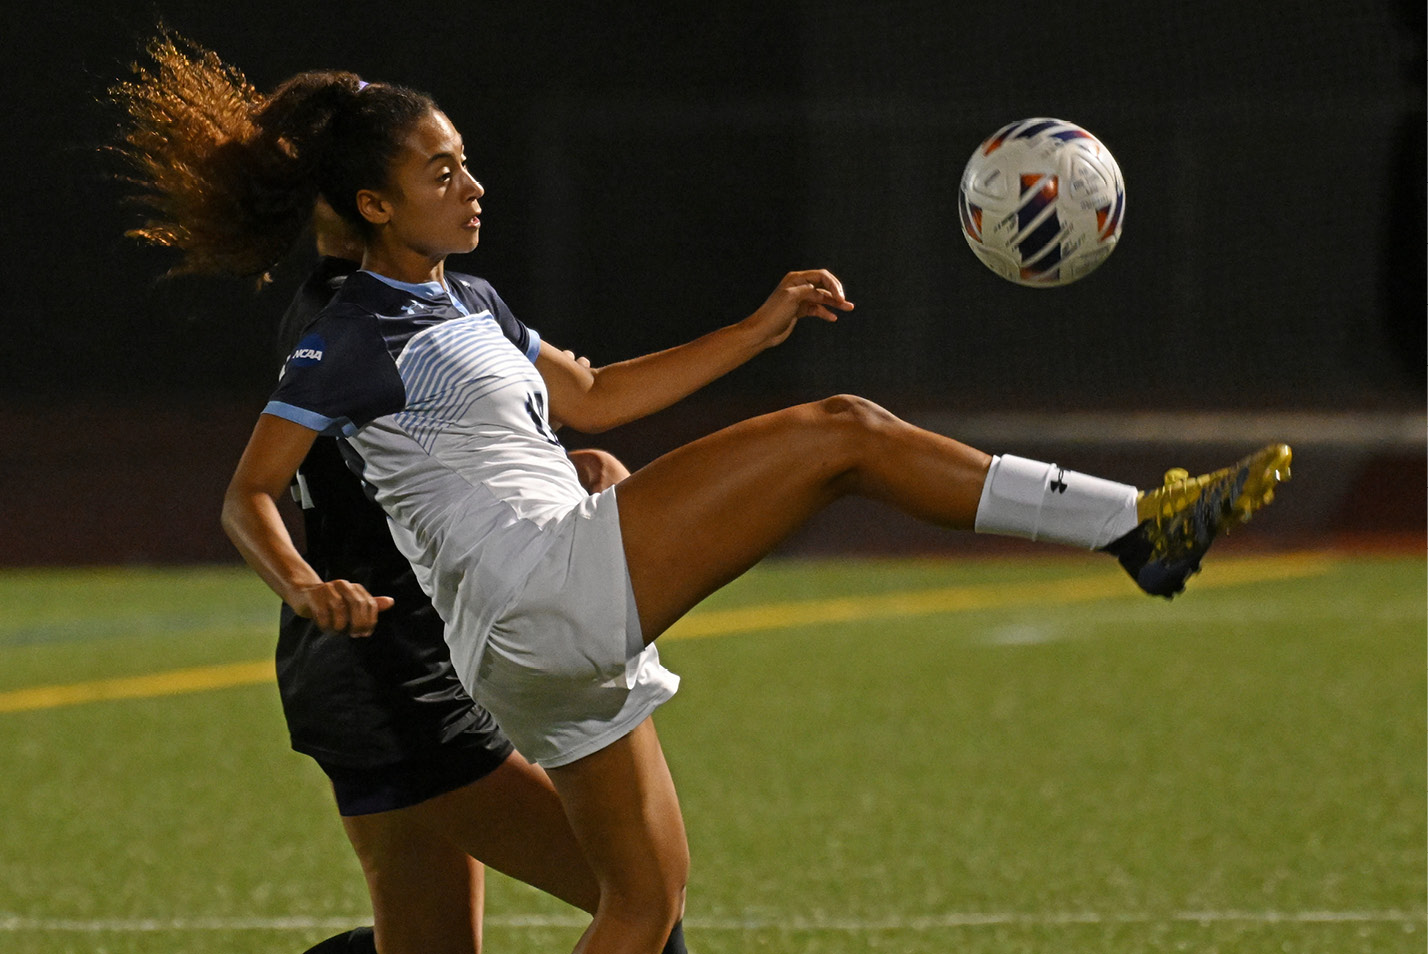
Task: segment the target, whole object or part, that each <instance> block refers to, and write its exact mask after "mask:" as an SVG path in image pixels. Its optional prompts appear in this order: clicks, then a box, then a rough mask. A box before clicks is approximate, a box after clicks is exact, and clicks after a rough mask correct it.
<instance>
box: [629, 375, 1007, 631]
mask: <svg viewBox="0 0 1428 954" xmlns="http://www.w3.org/2000/svg"><path fill="white" fill-rule="evenodd" d="M991 462H992V458H991V457H990V456H988V455H987V454H984V453H982V452H981V451H979V450H976V449H974V448H972V447H968V446H967V445H965V444H960V443H958V442H956V441H954V440H951V439H949V438H947V437H943V436H941V435H939V434H933V433H931V432H929V431H924V430H921V429H919V428H916V427H913V426H912V425H910V424H908V423H906V422H904V421H901V420H899V419H898V418H896V417H894V416H893V415H891V414H889V413H888V412H887V411H884V410H883V409H882V408H880V407H878V406H877V405H875V404H872V403H870V402H868V401H864V400H862V399H860V398H854V397H835V398H829V399H827V400H825V401H820V402H817V403H814V404H805V405H800V406H798V407H794V408H789V409H787V410H784V411H779V412H777V413H774V414H768V415H764V416H762V417H756V418H753V419H751V420H747V421H743V422H741V423H739V424H735V425H734V426H732V427H729V428H726V429H724V430H722V431H719V432H717V433H714V434H711V435H709V436H707V437H704V438H702V439H700V440H697V441H695V442H693V443H691V444H689V445H687V446H685V447H682V448H679V449H678V450H675V451H673V452H671V453H669V454H666V455H665V456H663V457H661V458H659V459H658V460H656V461H654V462H653V463H651V464H649V465H648V466H647V467H643V468H641V469H640V470H638V471H636V472H635V473H634V474H632V475H631V476H630V477H628V478H627V479H626V480H625V481H624V482H622V483H621V484H620V485H619V488H618V489H617V491H616V494H617V497H618V500H619V507H620V530H621V533H622V535H623V537H624V545H625V556H626V560H627V562H628V564H629V569H630V578H631V582H632V584H633V586H634V591H635V602H636V604H637V605H638V606H639V613H640V623H641V625H642V626H643V628H644V633H645V637H646V639H653V638H655V637H656V636H658V635H659V634H660V633H662V632H663V631H664V630H665V629H666V628H667V627H669V626H670V625H671V624H672V623H674V621H675V620H677V619H679V617H681V616H682V615H684V613H686V612H688V610H689V609H690V608H691V607H693V606H694V605H695V604H697V603H698V602H699V601H700V600H702V599H704V598H705V597H706V596H708V595H709V594H710V593H712V592H714V591H715V590H717V589H719V588H720V587H721V586H723V585H724V584H726V583H728V582H729V581H730V580H732V579H734V578H735V577H737V576H739V574H741V573H743V572H744V571H745V570H747V569H748V568H749V567H751V566H753V565H754V564H755V563H757V562H758V561H759V560H760V559H762V558H763V557H764V556H765V555H767V554H768V553H769V552H770V551H771V550H772V549H773V548H774V547H775V546H777V545H778V544H779V543H780V542H781V541H782V540H784V539H786V538H787V537H788V536H789V534H791V533H792V532H793V531H794V530H796V529H798V528H799V527H800V526H802V525H803V523H804V522H806V521H807V520H808V519H809V518H810V517H811V516H813V515H814V514H815V513H817V512H818V511H820V510H822V509H823V508H825V507H827V506H828V505H829V504H831V503H832V502H833V501H835V500H837V499H839V498H840V497H843V496H847V495H850V494H853V495H858V496H863V497H868V498H871V499H874V500H881V501H884V502H886V503H889V504H891V505H893V506H895V507H897V508H899V509H901V510H904V511H906V512H908V513H910V514H912V515H913V516H916V517H919V518H921V519H923V520H927V521H929V522H931V523H936V524H939V525H942V526H946V527H951V528H958V529H971V528H972V526H973V523H974V521H975V519H976V514H977V506H978V502H979V500H980V499H981V494H982V484H983V481H984V479H985V478H986V474H987V469H988V467H989V466H990V465H991Z"/></svg>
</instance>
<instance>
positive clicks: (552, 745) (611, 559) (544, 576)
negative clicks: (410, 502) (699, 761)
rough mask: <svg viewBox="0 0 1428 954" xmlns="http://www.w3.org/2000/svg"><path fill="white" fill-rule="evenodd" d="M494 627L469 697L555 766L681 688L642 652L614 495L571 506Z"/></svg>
mask: <svg viewBox="0 0 1428 954" xmlns="http://www.w3.org/2000/svg"><path fill="white" fill-rule="evenodd" d="M546 532H548V533H553V534H555V539H554V542H553V543H552V545H551V547H550V549H549V550H548V551H547V552H546V554H545V556H544V557H543V558H542V559H541V561H540V562H539V563H538V564H537V565H536V567H535V569H534V570H532V571H531V573H530V575H529V576H528V577H527V579H526V583H525V586H524V588H523V589H522V590H521V592H520V593H519V594H518V595H517V596H516V598H515V599H514V601H513V602H512V603H511V604H510V607H509V608H508V609H507V610H506V612H505V613H503V614H502V615H501V616H500V617H498V618H497V619H496V621H495V623H494V624H493V625H492V627H491V630H490V635H489V636H488V637H487V639H486V645H485V648H484V649H483V650H482V652H481V657H480V659H479V660H478V661H477V664H476V667H475V668H476V672H475V678H474V680H472V682H474V685H469V688H470V689H471V690H472V691H471V694H472V696H474V697H475V698H476V699H478V700H480V702H481V704H482V705H483V706H485V707H486V708H487V709H489V710H490V711H491V713H492V714H493V715H494V716H495V717H496V721H498V722H499V723H500V724H501V728H502V729H504V730H505V732H506V734H507V735H508V736H510V738H511V741H512V742H514V743H515V744H516V748H517V749H518V750H520V753H521V754H522V755H524V756H525V757H526V758H527V759H530V760H531V761H532V762H536V763H538V764H540V765H544V766H547V767H555V766H560V765H565V764H567V763H570V762H574V761H575V760H576V759H579V758H583V757H584V756H587V755H590V754H591V753H593V752H598V751H599V750H600V749H603V748H604V747H605V746H607V745H609V744H610V743H612V742H615V741H616V740H618V739H620V738H622V737H623V736H625V735H627V734H629V732H631V731H632V730H633V729H634V728H635V727H636V726H637V725H639V724H640V723H641V722H643V721H644V720H645V719H646V718H647V717H648V716H649V715H650V713H652V712H654V710H655V709H657V708H658V707H659V706H660V705H661V704H663V703H664V702H666V701H667V700H668V699H669V698H670V697H671V696H673V695H674V693H675V691H676V690H677V689H678V688H679V677H678V676H676V675H675V674H674V673H672V672H670V671H669V670H668V669H665V668H664V667H663V666H661V665H660V662H659V651H658V650H656V649H655V647H654V645H653V644H651V645H650V646H645V645H644V639H643V638H642V634H641V632H640V620H639V615H638V614H637V613H636V611H635V595H634V591H633V590H632V589H631V587H630V574H629V571H628V569H627V568H626V566H625V549H624V544H623V542H622V541H621V538H620V515H619V510H618V508H617V506H616V503H615V488H613V487H612V488H610V489H608V490H606V491H604V492H603V493H599V494H596V495H594V496H592V497H590V498H589V499H588V500H585V501H582V502H581V503H579V504H577V505H576V506H575V508H574V509H573V510H572V511H571V512H570V513H568V514H566V515H565V516H564V517H562V518H560V519H559V520H558V521H556V522H555V523H554V524H552V525H551V526H549V527H548V528H547V529H546Z"/></svg>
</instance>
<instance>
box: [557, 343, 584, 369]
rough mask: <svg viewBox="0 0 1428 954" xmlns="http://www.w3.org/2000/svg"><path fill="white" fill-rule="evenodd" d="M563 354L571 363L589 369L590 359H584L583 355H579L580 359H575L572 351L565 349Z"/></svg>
mask: <svg viewBox="0 0 1428 954" xmlns="http://www.w3.org/2000/svg"><path fill="white" fill-rule="evenodd" d="M563 354H564V355H565V356H566V357H567V358H569V359H570V360H571V361H574V362H575V363H576V364H578V365H580V366H581V367H582V368H588V367H590V359H589V358H587V357H585V356H584V355H581V356H580V357H578V358H577V357H576V356H575V352H574V351H571V350H570V349H569V348H567V349H565V351H564V352H563Z"/></svg>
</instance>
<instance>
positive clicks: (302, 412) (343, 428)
mask: <svg viewBox="0 0 1428 954" xmlns="http://www.w3.org/2000/svg"><path fill="white" fill-rule="evenodd" d="M263 413H264V414H271V415H273V417H281V418H282V419H283V420H285V421H292V422H293V423H294V424H300V425H302V426H303V427H306V428H307V429H308V430H312V431H317V432H318V433H319V434H326V435H327V436H329V437H336V436H337V435H338V434H341V435H342V436H343V437H351V436H352V435H353V434H355V433H357V425H355V424H353V423H352V421H351V420H349V419H348V418H345V417H327V416H325V415H322V414H319V413H317V412H316V411H309V410H308V409H307V408H303V407H296V406H294V405H292V404H284V403H283V402H282V401H269V402H268V406H267V407H265V408H263Z"/></svg>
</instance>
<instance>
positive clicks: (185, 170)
mask: <svg viewBox="0 0 1428 954" xmlns="http://www.w3.org/2000/svg"><path fill="white" fill-rule="evenodd" d="M146 53H147V55H148V57H149V59H150V60H151V64H150V65H147V66H140V65H137V64H136V65H135V67H134V69H135V77H134V78H133V79H132V80H129V81H128V82H124V83H120V84H118V85H116V86H114V87H113V88H111V90H110V95H111V97H112V99H113V100H114V102H115V103H116V104H118V106H119V107H120V108H121V109H122V110H123V112H124V114H125V120H126V121H125V125H124V127H123V129H122V130H121V136H120V142H119V143H118V144H117V145H116V146H114V147H113V149H114V150H115V151H116V152H118V153H119V154H120V155H121V156H122V157H123V158H124V159H125V160H126V162H127V164H128V166H129V169H130V170H131V172H130V174H129V175H126V176H122V177H121V178H122V179H123V180H124V181H125V182H126V183H128V184H129V186H130V187H132V188H133V190H134V192H133V194H132V196H131V198H132V199H133V200H134V201H136V202H137V203H139V204H140V205H142V206H143V207H144V208H145V209H146V210H147V213H148V218H147V220H146V221H145V222H144V224H143V225H142V226H141V227H139V228H135V229H131V230H130V231H128V232H127V233H125V234H127V235H129V236H131V237H133V238H136V239H139V240H141V241H145V242H150V243H152V244H155V245H163V246H167V247H171V248H175V249H178V250H179V252H180V253H181V259H180V261H179V263H178V264H177V265H175V266H174V267H173V268H172V269H170V271H169V274H171V275H178V274H193V273H204V274H228V275H239V276H256V277H260V278H266V276H267V273H268V272H269V271H270V270H271V269H272V268H273V266H275V265H276V264H277V263H278V262H279V261H280V260H281V259H282V258H283V257H284V256H285V255H286V254H287V253H288V251H289V250H290V249H291V248H292V247H293V245H294V244H295V243H296V242H297V241H298V239H299V238H301V237H302V236H303V235H304V233H305V230H306V228H307V225H308V222H309V220H310V218H311V215H312V208H313V202H314V201H315V199H316V198H317V196H318V195H319V194H321V195H322V196H323V197H324V198H326V199H327V201H328V202H329V203H330V204H331V205H332V207H333V208H334V209H336V210H337V212H338V213H339V214H341V215H342V216H343V217H344V218H345V219H347V220H348V221H350V222H352V224H354V225H355V226H357V227H358V228H359V229H362V230H365V229H366V223H365V221H364V220H362V219H361V217H360V216H359V215H358V214H357V209H356V201H355V197H356V193H357V190H358V189H375V188H381V187H382V186H384V185H385V184H386V182H387V170H388V168H389V166H390V164H391V162H392V160H393V159H394V158H395V157H396V155H397V154H398V152H399V151H400V148H401V145H402V142H403V140H404V138H405V136H406V134H407V131H408V130H409V129H410V128H411V126H412V124H414V123H415V122H416V121H417V120H419V119H420V118H421V117H422V116H423V115H425V113H426V112H427V111H429V110H431V109H434V108H435V104H434V103H433V102H432V100H431V98H430V97H428V96H426V95H424V94H422V93H417V92H415V91H413V90H408V89H405V88H403V87H398V86H390V85H387V84H374V85H371V86H368V85H367V84H365V83H363V82H362V81H361V80H360V79H359V78H358V76H357V75H356V74H355V73H347V72H339V71H311V72H306V73H299V74H298V75H296V76H294V77H292V78H291V79H289V80H287V81H285V82H284V83H282V84H281V85H280V86H279V87H278V88H277V89H276V90H274V91H273V93H272V94H271V95H264V94H263V93H261V92H259V91H258V90H257V89H255V88H254V87H253V86H252V85H251V84H250V83H249V82H248V81H247V79H246V78H245V77H244V76H243V74H242V73H241V72H240V71H239V70H238V69H237V68H235V67H233V66H230V65H228V64H226V63H224V62H223V61H222V60H220V59H219V58H218V56H217V55H216V54H214V53H212V52H210V51H208V50H205V49H204V48H202V47H200V46H198V45H197V44H195V43H192V42H191V41H188V40H185V39H183V38H182V37H177V36H175V35H173V34H171V33H169V32H167V31H162V32H161V33H160V34H159V36H158V37H156V38H155V39H154V40H153V41H151V42H150V43H149V45H148V47H147V49H146Z"/></svg>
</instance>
